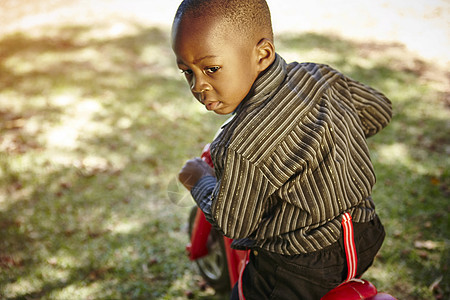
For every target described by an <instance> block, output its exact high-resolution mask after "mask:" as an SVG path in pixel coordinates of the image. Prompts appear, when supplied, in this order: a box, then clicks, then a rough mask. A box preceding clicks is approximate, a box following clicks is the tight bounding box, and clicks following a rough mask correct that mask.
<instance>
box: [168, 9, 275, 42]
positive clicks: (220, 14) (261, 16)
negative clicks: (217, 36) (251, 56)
mask: <svg viewBox="0 0 450 300" xmlns="http://www.w3.org/2000/svg"><path fill="white" fill-rule="evenodd" d="M184 16H189V17H194V18H201V17H205V16H208V17H211V16H212V17H217V18H222V19H223V20H224V21H225V22H227V24H228V25H230V26H229V28H230V29H232V30H235V31H237V32H238V33H239V34H243V35H244V36H245V37H253V35H256V34H257V33H262V34H264V36H263V37H264V38H269V39H271V40H273V31H272V21H271V17H270V10H269V6H268V5H267V2H266V1H265V0H184V1H183V2H182V3H181V4H180V6H179V7H178V10H177V12H176V14H175V19H174V21H177V20H180V19H182V18H183V17H184Z"/></svg>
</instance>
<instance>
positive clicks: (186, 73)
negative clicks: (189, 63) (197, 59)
mask: <svg viewBox="0 0 450 300" xmlns="http://www.w3.org/2000/svg"><path fill="white" fill-rule="evenodd" d="M180 72H181V73H183V74H184V75H186V76H187V75H191V74H192V70H180Z"/></svg>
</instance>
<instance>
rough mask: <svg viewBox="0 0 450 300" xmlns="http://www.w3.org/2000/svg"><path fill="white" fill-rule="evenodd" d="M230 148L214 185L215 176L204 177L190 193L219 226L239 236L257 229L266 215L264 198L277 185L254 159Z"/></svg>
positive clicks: (229, 234)
mask: <svg viewBox="0 0 450 300" xmlns="http://www.w3.org/2000/svg"><path fill="white" fill-rule="evenodd" d="M228 150H229V151H228V154H227V161H226V167H225V170H224V173H223V175H222V177H221V178H219V179H218V180H217V182H216V183H215V186H213V184H214V183H213V180H216V179H215V178H213V177H206V178H202V179H200V181H199V182H198V183H197V184H196V186H195V187H194V188H193V189H192V190H191V193H192V195H193V196H194V199H195V200H196V202H197V204H198V206H199V207H200V209H201V210H202V211H203V212H204V214H205V216H206V219H207V220H208V221H209V222H210V223H211V224H212V225H213V226H214V227H215V228H216V229H219V230H220V231H221V232H222V233H223V234H224V235H225V236H227V237H229V238H232V239H239V238H245V237H249V236H251V235H252V233H254V232H255V231H256V229H257V227H258V224H259V223H260V222H261V220H262V218H263V215H264V207H265V206H264V203H265V202H264V199H267V198H268V197H269V196H270V194H271V193H273V191H274V190H275V187H274V186H273V185H272V184H271V183H270V182H269V181H268V180H267V178H266V177H265V176H264V174H263V173H262V172H261V170H259V169H258V168H257V167H256V166H255V165H254V164H253V163H251V162H250V161H248V160H246V159H245V158H243V157H242V156H241V155H239V154H238V153H236V152H234V151H232V150H231V149H228ZM208 182H209V183H208ZM202 186H203V187H202Z"/></svg>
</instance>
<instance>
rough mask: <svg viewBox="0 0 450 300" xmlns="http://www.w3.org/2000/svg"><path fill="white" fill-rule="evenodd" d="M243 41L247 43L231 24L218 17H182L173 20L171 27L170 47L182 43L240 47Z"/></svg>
mask: <svg viewBox="0 0 450 300" xmlns="http://www.w3.org/2000/svg"><path fill="white" fill-rule="evenodd" d="M243 41H245V42H246V44H248V43H249V40H248V39H245V38H243V36H242V35H239V34H237V30H236V29H235V28H233V24H230V22H227V21H225V20H224V19H221V18H218V17H209V16H203V17H191V16H183V17H182V18H181V19H178V20H175V21H174V23H173V27H172V46H175V45H176V44H178V45H180V44H184V43H198V44H205V43H206V44H213V45H215V46H217V47H220V46H223V45H224V44H227V45H228V46H242V42H243Z"/></svg>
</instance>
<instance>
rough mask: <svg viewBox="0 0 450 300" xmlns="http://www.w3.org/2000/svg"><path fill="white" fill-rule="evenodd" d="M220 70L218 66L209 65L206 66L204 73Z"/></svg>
mask: <svg viewBox="0 0 450 300" xmlns="http://www.w3.org/2000/svg"><path fill="white" fill-rule="evenodd" d="M219 70H220V67H210V68H206V73H209V74H213V73H216V72H217V71H219Z"/></svg>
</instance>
